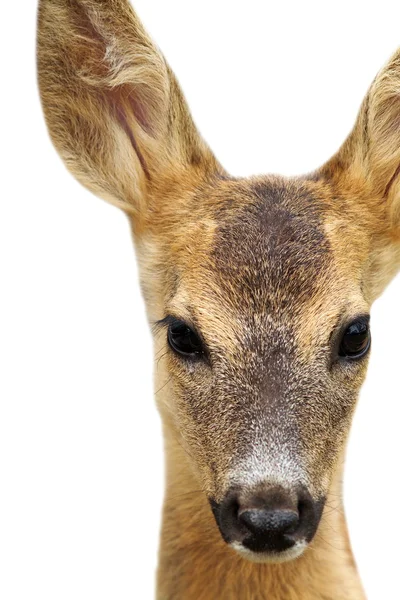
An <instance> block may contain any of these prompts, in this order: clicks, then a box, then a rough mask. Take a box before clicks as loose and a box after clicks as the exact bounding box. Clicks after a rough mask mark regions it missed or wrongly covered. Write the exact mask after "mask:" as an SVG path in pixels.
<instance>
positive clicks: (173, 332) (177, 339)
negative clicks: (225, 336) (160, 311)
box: [168, 321, 203, 358]
mask: <svg viewBox="0 0 400 600" xmlns="http://www.w3.org/2000/svg"><path fill="white" fill-rule="evenodd" d="M168 343H169V345H170V346H171V348H172V349H173V350H175V352H177V353H178V354H181V355H183V356H188V357H189V356H190V357H192V358H193V357H199V356H200V355H201V354H203V345H202V343H201V341H200V338H199V336H198V335H197V333H195V332H194V331H193V329H191V328H190V327H189V326H188V325H186V323H184V322H183V321H175V322H174V323H171V324H170V325H169V327H168Z"/></svg>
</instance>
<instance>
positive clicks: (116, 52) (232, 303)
mask: <svg viewBox="0 0 400 600" xmlns="http://www.w3.org/2000/svg"><path fill="white" fill-rule="evenodd" d="M38 71H39V84H40V91H41V95H42V101H43V107H44V111H45V115H46V120H47V123H48V127H49V131H50V134H51V136H52V139H53V141H54V144H55V146H56V148H57V150H58V151H59V153H60V154H61V156H62V157H63V159H64V161H65V162H66V165H67V166H68V168H69V169H70V170H71V171H72V172H73V174H74V175H75V176H76V177H77V178H78V179H79V180H80V181H81V182H82V183H83V184H84V185H86V186H87V187H88V188H89V189H90V190H92V191H93V192H95V193H96V194H98V195H100V196H102V197H103V198H105V199H107V200H109V201H110V202H112V203H114V204H115V205H117V206H119V207H120V208H122V209H124V210H125V211H126V212H127V213H128V214H129V215H130V217H131V221H132V230H133V233H134V241H135V245H136V249H137V255H138V260H139V265H140V273H141V284H142V290H143V294H144V298H145V300H146V304H147V310H148V316H149V320H150V322H151V323H154V322H156V321H158V320H160V319H162V318H163V317H165V316H166V315H168V314H172V315H175V316H176V317H179V318H182V319H185V320H186V321H187V322H189V323H192V324H193V325H194V326H195V327H196V328H197V330H198V331H199V332H200V333H201V335H202V337H203V339H204V340H205V342H206V344H207V346H208V348H209V349H210V356H209V359H208V361H209V362H208V363H207V364H206V363H198V364H196V365H195V366H194V365H188V364H187V363H185V362H182V361H181V360H180V359H178V358H177V357H176V356H175V355H174V354H173V353H172V352H170V351H167V348H166V336H165V328H162V327H161V328H156V329H155V356H156V358H157V362H156V364H157V368H156V389H157V392H156V399H157V403H158V406H159V409H160V412H161V415H162V418H163V423H164V431H165V441H166V457H167V492H166V498H165V507H164V524H163V532H162V540H161V547H160V566H159V572H158V598H159V599H160V600H173V599H185V600H192V599H193V600H215V599H216V598H218V599H220V598H221V599H224V600H225V599H226V600H230V599H232V600H237V599H239V598H240V600H256V599H257V600H258V599H262V598H265V599H268V600H312V599H315V600H316V599H320V600H328V599H329V600H333V599H337V598H341V599H343V600H346V599H348V600H361V599H362V598H364V594H363V591H362V587H361V584H360V582H359V579H358V575H357V572H356V568H355V565H354V561H353V559H352V555H351V550H350V546H349V542H348V536H347V530H346V525H345V520H344V516H343V510H342V501H341V488H340V478H341V470H342V456H343V451H344V447H345V443H346V438H347V434H348V431H349V427H350V423H351V418H352V414H353V411H354V407H355V404H356V399H357V395H358V391H359V389H360V386H361V384H362V382H363V379H364V376H365V372H366V361H365V360H363V361H361V362H358V363H353V364H351V365H350V364H348V365H346V366H343V365H339V364H336V363H332V361H331V358H330V357H331V346H330V344H331V343H332V341H331V340H332V339H335V335H336V333H337V331H339V330H340V327H341V326H342V325H343V324H344V323H345V322H346V320H348V319H350V318H351V317H353V316H355V315H358V314H362V313H368V312H369V309H370V306H371V304H372V302H373V301H374V300H375V299H376V297H377V296H378V295H379V294H380V293H381V292H382V291H383V289H384V288H385V286H386V285H387V284H388V282H389V281H390V280H391V278H392V277H393V276H394V275H395V273H396V272H397V271H398V270H399V268H400V191H399V184H398V175H399V170H400V140H399V137H400V134H399V123H400V93H399V92H400V52H398V53H397V54H395V55H394V57H393V58H392V60H391V61H390V62H389V64H388V65H387V66H386V67H385V68H384V69H383V70H382V71H381V73H380V74H378V76H377V78H376V79H375V81H374V83H373V84H372V86H371V88H370V90H369V92H368V94H367V97H366V99H365V100H364V103H363V105H362V107H361V110H360V114H359V117H358V120H357V122H356V125H355V127H354V130H353V132H352V133H351V134H350V136H349V138H348V139H347V141H346V142H345V143H344V145H343V147H342V148H341V149H340V150H339V152H338V153H337V154H336V155H335V156H334V157H333V158H332V159H331V160H330V161H329V162H328V163H327V164H326V165H324V166H323V167H322V168H320V169H318V170H317V171H315V172H314V173H312V174H310V175H307V176H304V177H299V178H291V179H287V178H286V179H285V178H279V177H258V178H251V179H234V178H231V177H229V176H228V175H227V173H226V172H225V171H224V170H223V168H222V167H221V166H220V165H219V164H218V162H217V161H216V160H215V158H214V157H213V155H212V153H211V151H210V150H209V149H208V147H207V145H206V144H205V143H204V141H203V140H202V139H201V138H200V136H199V134H198V133H197V131H196V129H195V126H194V124H193V121H192V119H191V117H190V114H189V111H188V109H187V106H186V103H185V101H184V99H183V96H182V94H181V92H180V89H179V86H178V84H177V82H176V80H175V78H174V75H173V73H172V72H171V70H170V68H169V67H168V65H167V64H166V62H165V60H164V58H163V56H162V55H161V54H160V52H159V51H158V50H157V48H156V47H155V45H154V44H153V42H152V41H151V40H150V39H149V37H148V36H147V34H146V33H145V31H144V30H143V27H142V26H141V24H140V22H139V20H138V19H137V17H136V15H135V14H134V12H133V10H132V8H131V7H130V5H129V3H128V2H127V0H42V1H41V2H40V8H39V30H38ZM260 448H264V449H266V450H264V452H266V453H267V455H268V460H269V461H271V463H273V464H276V465H277V469H278V471H279V469H280V468H282V469H283V466H282V465H281V464H280V461H281V460H283V459H282V457H283V456H286V457H287V456H293V457H297V458H296V459H297V460H300V461H301V463H302V465H303V466H304V478H305V480H304V482H303V483H306V484H307V485H308V486H309V488H310V489H311V490H312V492H313V494H314V495H315V497H323V496H327V503H326V506H325V510H324V513H323V517H322V520H321V523H320V526H319V530H318V533H317V535H316V537H315V538H314V540H313V541H312V543H311V545H310V547H309V548H308V549H307V550H306V552H305V554H304V555H303V556H301V557H300V558H298V559H297V560H295V561H292V562H289V563H284V564H252V563H250V562H247V561H246V560H244V559H243V558H241V557H239V556H237V555H236V554H235V553H234V552H233V550H232V549H230V548H229V547H227V546H226V545H225V544H224V542H223V541H222V539H221V537H220V535H219V532H218V530H217V527H216V525H215V522H214V521H213V517H212V514H211V511H210V507H209V505H208V502H207V498H213V499H216V500H220V499H221V498H222V497H223V495H224V494H225V492H226V490H227V488H228V486H229V485H231V484H232V482H235V476H236V473H237V472H239V471H240V469H241V468H242V459H243V457H245V456H247V455H249V454H251V453H253V454H252V456H253V457H254V456H256V455H257V452H258V451H259V449H260ZM264 459H265V456H264ZM260 460H261V459H260ZM289 462H290V461H289ZM285 468H287V469H290V468H291V467H290V465H289V466H285ZM282 472H283V471H282ZM249 475H250V474H249Z"/></svg>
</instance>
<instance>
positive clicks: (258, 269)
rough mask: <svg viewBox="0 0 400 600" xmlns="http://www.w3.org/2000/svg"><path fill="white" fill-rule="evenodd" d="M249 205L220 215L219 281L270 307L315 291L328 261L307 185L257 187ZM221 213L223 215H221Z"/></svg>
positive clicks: (215, 254) (217, 238)
mask: <svg viewBox="0 0 400 600" xmlns="http://www.w3.org/2000/svg"><path fill="white" fill-rule="evenodd" d="M250 192H251V196H252V197H251V199H250V201H249V202H246V203H244V204H241V205H238V207H237V209H235V208H234V207H232V204H231V205H230V210H229V211H228V210H227V211H226V212H225V211H220V212H219V215H218V221H219V225H218V228H217V231H216V235H215V241H214V249H213V258H214V261H215V266H216V275H217V278H218V283H219V284H220V285H221V286H222V287H224V288H225V289H226V291H227V292H229V293H230V294H232V292H233V291H236V293H237V294H238V298H237V299H238V300H239V301H240V302H241V303H242V304H245V303H247V302H251V304H252V305H254V308H257V306H258V305H259V304H260V303H261V304H262V305H263V306H264V307H265V306H266V304H269V305H270V308H274V307H280V308H284V306H285V305H287V304H291V303H292V302H293V300H295V301H296V304H297V305H298V303H299V302H300V301H301V299H302V298H303V297H310V295H311V294H313V293H314V291H315V289H316V286H318V283H319V282H320V279H321V277H323V275H324V274H325V273H326V270H327V269H328V267H329V265H330V264H331V261H332V254H331V250H330V245H329V241H328V239H327V237H326V235H325V233H324V229H323V221H322V210H321V207H320V204H319V202H318V198H316V197H315V196H314V195H313V194H312V192H311V191H309V190H308V189H307V186H306V184H305V183H302V182H292V181H288V182H286V181H284V180H282V181H278V182H270V181H268V182H265V183H259V182H257V183H255V184H254V185H253V187H252V188H251V190H250ZM224 213H225V214H224Z"/></svg>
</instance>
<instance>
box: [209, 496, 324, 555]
mask: <svg viewBox="0 0 400 600" xmlns="http://www.w3.org/2000/svg"><path fill="white" fill-rule="evenodd" d="M211 506H212V508H213V512H214V515H215V518H216V521H217V523H218V526H219V528H220V531H221V534H222V536H223V538H224V539H225V541H226V542H228V543H233V542H239V543H240V544H241V545H242V546H244V547H245V548H247V549H249V550H252V551H253V552H275V553H276V552H282V551H284V550H288V549H289V548H291V547H293V546H294V545H295V544H296V542H305V543H308V542H310V541H311V539H312V537H313V536H314V534H315V531H316V529H317V526H318V522H319V519H320V517H321V512H322V508H323V501H320V502H314V501H313V500H312V498H311V495H310V494H309V492H308V491H307V490H306V489H305V488H304V487H299V488H296V489H290V490H289V489H288V490H286V489H284V488H282V487H277V486H275V487H269V488H266V489H264V490H260V489H258V490H257V491H250V492H249V491H247V492H246V491H244V490H240V489H234V490H231V491H230V492H229V493H228V494H227V495H226V497H225V499H224V500H223V501H222V502H221V503H220V504H217V503H215V502H212V503H211Z"/></svg>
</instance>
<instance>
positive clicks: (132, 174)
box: [38, 0, 216, 214]
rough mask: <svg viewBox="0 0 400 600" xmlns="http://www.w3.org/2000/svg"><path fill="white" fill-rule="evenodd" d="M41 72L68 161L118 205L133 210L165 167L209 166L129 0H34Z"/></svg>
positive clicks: (49, 113) (50, 121) (54, 129)
mask: <svg viewBox="0 0 400 600" xmlns="http://www.w3.org/2000/svg"><path fill="white" fill-rule="evenodd" d="M38 74H39V87H40V92H41V98H42V103H43V107H44V112H45V117H46V121H47V125H48V128H49V131H50V135H51V137H52V140H53V142H54V144H55V146H56V148H57V150H58V152H59V153H60V155H61V157H62V158H63V160H64V161H65V163H66V165H67V167H68V168H69V169H70V170H71V171H72V172H73V174H74V175H75V176H76V178H77V179H78V180H79V181H80V182H81V183H83V184H84V185H85V186H87V187H88V188H89V189H90V190H92V191H93V192H95V193H96V194H97V195H99V196H102V197H104V198H105V199H107V200H109V201H110V202H112V203H114V204H116V205H118V206H120V207H121V208H123V209H124V210H126V211H128V212H132V213H136V214H140V213H141V212H142V211H143V209H144V208H145V205H146V197H147V195H148V194H149V193H151V192H152V189H153V188H154V187H155V186H160V180H162V178H163V177H166V176H168V177H171V171H175V172H178V173H179V172H182V171H183V170H186V169H189V168H196V169H197V170H198V169H199V168H200V169H201V168H203V169H205V170H208V169H215V168H216V162H215V159H214V158H213V156H212V154H211V152H210V151H209V149H208V148H207V146H206V145H205V143H204V142H203V141H202V139H201V137H200V136H199V134H198V133H197V131H196V128H195V126H194V124H193V121H192V119H191V117H190V114H189V112H188V109H187V106H186V103H185V100H184V98H183V95H182V93H181V91H180V89H179V86H178V84H177V82H176V80H175V77H174V75H173V73H172V72H171V70H170V69H169V67H168V66H167V64H166V62H165V60H164V58H163V56H162V55H161V54H160V52H159V51H158V50H157V48H156V47H155V46H154V44H153V43H152V41H151V40H150V38H149V37H148V36H147V35H146V33H145V31H144V29H143V27H142V25H141V23H140V22H139V20H138V19H137V17H136V15H135V13H134V12H133V9H132V8H131V6H130V4H129V2H128V0H113V2H107V1H105V0H41V2H40V4H39V20H38Z"/></svg>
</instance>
